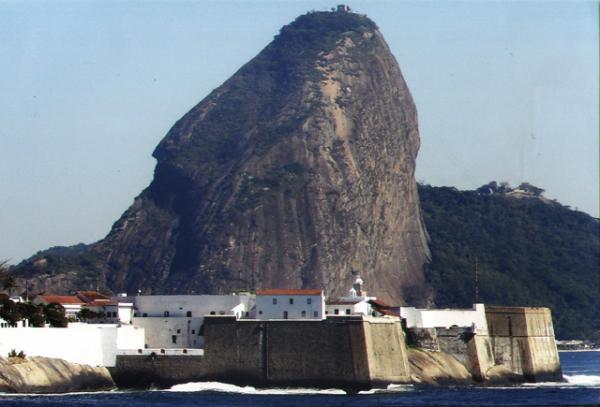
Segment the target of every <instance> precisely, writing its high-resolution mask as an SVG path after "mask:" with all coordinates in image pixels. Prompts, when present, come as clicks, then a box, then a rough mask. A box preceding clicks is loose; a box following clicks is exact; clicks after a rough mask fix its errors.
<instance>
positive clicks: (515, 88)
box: [0, 0, 600, 263]
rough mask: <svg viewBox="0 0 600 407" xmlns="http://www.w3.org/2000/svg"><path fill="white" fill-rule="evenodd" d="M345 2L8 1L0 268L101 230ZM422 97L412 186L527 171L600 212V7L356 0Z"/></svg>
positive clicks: (1, 49) (521, 177) (533, 179)
mask: <svg viewBox="0 0 600 407" xmlns="http://www.w3.org/2000/svg"><path fill="white" fill-rule="evenodd" d="M339 2H340V1H337V2H336V1H333V2H332V1H330V2H326V1H299V0H298V1H292V0H290V1H284V0H270V1H267V0H263V1H258V0H256V1H249V0H238V1H226V0H218V1H217V0H215V1H141V0H139V1H127V0H125V1H93V0H92V1H86V2H84V1H60V0H58V1H7V0H4V1H0V90H1V91H0V124H1V125H0V260H4V259H6V260H8V261H9V262H10V263H17V262H19V261H20V260H22V259H23V258H27V257H29V256H31V255H32V254H34V253H35V252H36V251H38V250H42V249H45V248H48V247H51V246H56V245H72V244H76V243H79V242H84V243H92V242H94V241H97V240H99V239H101V238H103V237H104V236H105V235H106V234H107V233H108V232H109V231H110V228H111V226H112V224H113V222H115V221H116V220H117V219H118V218H119V216H120V215H121V214H122V213H123V211H124V210H125V209H126V208H127V207H128V206H129V205H131V203H132V202H133V198H134V197H135V196H136V195H138V194H139V193H140V192H141V191H142V189H144V188H145V187H146V186H147V185H148V184H149V183H150V181H151V179H152V175H153V169H154V165H155V160H154V159H153V158H152V156H151V154H152V151H153V149H154V148H155V146H156V145H157V144H158V142H159V141H160V140H161V139H162V137H164V135H165V134H166V133H167V131H168V130H169V129H170V127H171V126H172V125H173V124H174V123H175V121H176V120H177V119H179V118H180V117H181V116H182V115H183V114H185V113H186V112H187V111H188V110H189V109H191V108H192V107H193V106H194V105H195V104H196V103H198V102H199V101H200V100H202V99H203V98H204V97H205V96H206V95H208V93H209V92H210V91H211V90H213V89H214V88H216V87H218V86H219V85H220V84H221V83H222V82H224V81H225V80H226V79H227V78H228V77H230V76H231V75H232V74H234V73H235V72H236V70H237V69H239V68H240V67H241V65H243V64H244V63H245V62H247V61H248V60H250V59H251V58H252V57H253V56H255V55H256V54H257V53H258V52H260V50H261V49H262V48H264V47H265V46H266V45H267V44H268V43H269V42H270V41H271V40H272V38H273V36H274V35H276V34H277V32H278V30H279V29H280V28H281V27H282V26H283V25H285V24H287V23H289V22H291V21H292V20H293V19H294V18H295V17H296V16H298V15H300V14H303V13H305V12H307V11H310V10H328V9H329V8H330V7H333V6H335V5H336V4H337V3H339ZM346 3H347V4H349V5H350V7H351V8H352V9H354V10H355V11H357V12H360V13H365V14H367V15H368V16H369V17H370V18H371V19H373V20H374V21H375V22H376V23H377V25H378V26H379V27H380V30H381V32H382V33H383V35H384V37H385V39H386V41H387V42H388V44H389V46H390V48H391V50H392V52H393V54H394V55H395V57H396V59H397V60H398V62H399V65H400V68H401V70H402V73H403V75H404V77H405V79H406V82H407V83H408V86H409V88H410V90H411V93H412V95H413V98H414V100H415V103H416V106H417V110H418V114H419V127H420V136H421V149H420V152H419V156H418V158H417V170H416V178H417V180H418V181H419V182H423V183H427V184H431V185H438V186H441V185H446V186H455V187H457V188H459V189H475V188H477V187H479V186H481V185H483V184H486V183H488V182H489V181H492V180H496V181H507V182H510V184H511V185H513V186H516V185H518V184H519V183H521V182H523V181H526V182H529V183H531V184H533V185H536V186H538V187H541V188H544V189H545V190H546V194H545V195H546V196H547V197H548V198H552V199H556V200H558V201H559V202H561V203H563V204H564V205H569V206H571V207H572V208H573V209H578V210H580V211H584V212H587V213H589V214H591V215H592V216H595V217H598V211H599V202H598V197H599V194H600V193H599V176H598V170H599V163H598V152H599V146H598V140H599V137H598V135H599V130H598V129H599V127H598V126H599V123H598V112H599V106H598V100H599V96H598V89H599V83H598V73H599V68H598V60H599V58H598V48H599V43H598V42H599V41H598V38H599V34H598V16H599V13H598V3H597V2H592V1H583V0H580V1H577V0H574V1H486V2H484V1H451V0H445V1H442V0H440V1H392V0H388V1H377V0H369V1H350V0H348V1H347V2H346Z"/></svg>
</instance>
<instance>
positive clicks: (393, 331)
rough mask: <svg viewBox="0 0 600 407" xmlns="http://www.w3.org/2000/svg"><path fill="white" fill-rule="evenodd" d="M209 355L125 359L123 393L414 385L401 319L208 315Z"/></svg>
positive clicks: (117, 371)
mask: <svg viewBox="0 0 600 407" xmlns="http://www.w3.org/2000/svg"><path fill="white" fill-rule="evenodd" d="M203 333H204V337H205V344H206V346H205V349H204V356H163V355H152V356H149V355H140V356H138V355H119V356H118V357H117V366H116V368H114V369H112V370H111V373H113V376H114V378H115V381H116V382H117V384H118V385H119V386H122V387H147V386H148V385H150V384H154V385H157V386H165V385H170V384H174V383H181V382H185V381H192V380H196V381H199V380H218V381H224V382H228V383H235V384H240V385H254V386H310V387H338V388H345V389H350V390H360V389H368V388H371V387H374V386H380V385H385V384H387V383H405V382H409V381H410V372H409V364H408V360H407V353H406V347H405V340H404V333H403V331H402V328H401V323H400V320H399V319H397V318H372V317H360V316H358V317H357V316H350V317H346V316H340V317H330V318H327V319H326V320H323V321H321V320H269V321H258V320H236V319H235V318H234V317H227V316H224V317H222V316H215V317H212V316H207V317H206V319H205V322H204V327H203Z"/></svg>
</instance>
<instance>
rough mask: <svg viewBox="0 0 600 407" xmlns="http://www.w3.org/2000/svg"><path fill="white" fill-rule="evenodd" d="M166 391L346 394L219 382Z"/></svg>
mask: <svg viewBox="0 0 600 407" xmlns="http://www.w3.org/2000/svg"><path fill="white" fill-rule="evenodd" d="M168 391H174V392H202V391H209V392H218V393H237V394H268V395H275V394H346V392H345V391H344V390H341V389H300V388H299V389H279V388H273V389H257V388H255V387H252V386H244V387H241V386H236V385H233V384H227V383H221V382H191V383H184V384H177V385H175V386H173V387H171V388H170V389H169V390H168Z"/></svg>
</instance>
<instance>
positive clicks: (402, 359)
mask: <svg viewBox="0 0 600 407" xmlns="http://www.w3.org/2000/svg"><path fill="white" fill-rule="evenodd" d="M363 328H364V333H365V344H366V350H367V355H368V364H369V373H370V379H371V381H372V382H379V381H381V382H384V383H385V382H395V383H402V382H409V381H410V366H409V363H408V356H407V352H406V346H405V340H404V332H403V331H402V325H401V324H400V323H399V322H398V321H395V320H390V319H383V318H369V317H367V318H365V322H364V323H363ZM351 337H355V336H354V335H353V336H351Z"/></svg>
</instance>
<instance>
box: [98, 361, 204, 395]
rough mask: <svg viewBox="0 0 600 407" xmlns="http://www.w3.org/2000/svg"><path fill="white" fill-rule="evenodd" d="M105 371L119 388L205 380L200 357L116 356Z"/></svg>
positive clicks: (202, 362)
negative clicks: (113, 362) (114, 363)
mask: <svg viewBox="0 0 600 407" xmlns="http://www.w3.org/2000/svg"><path fill="white" fill-rule="evenodd" d="M109 371H110V374H111V375H112V377H113V380H114V381H115V383H116V384H117V386H119V387H121V388H123V387H125V388H127V387H137V388H139V387H143V388H148V387H151V386H153V385H156V386H169V385H173V384H177V383H184V382H190V381H202V380H206V377H207V373H208V365H207V364H206V360H205V358H204V357H203V356H178V355H177V356H176V355H168V356H167V355H152V356H150V355H117V364H116V366H115V367H112V368H109Z"/></svg>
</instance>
